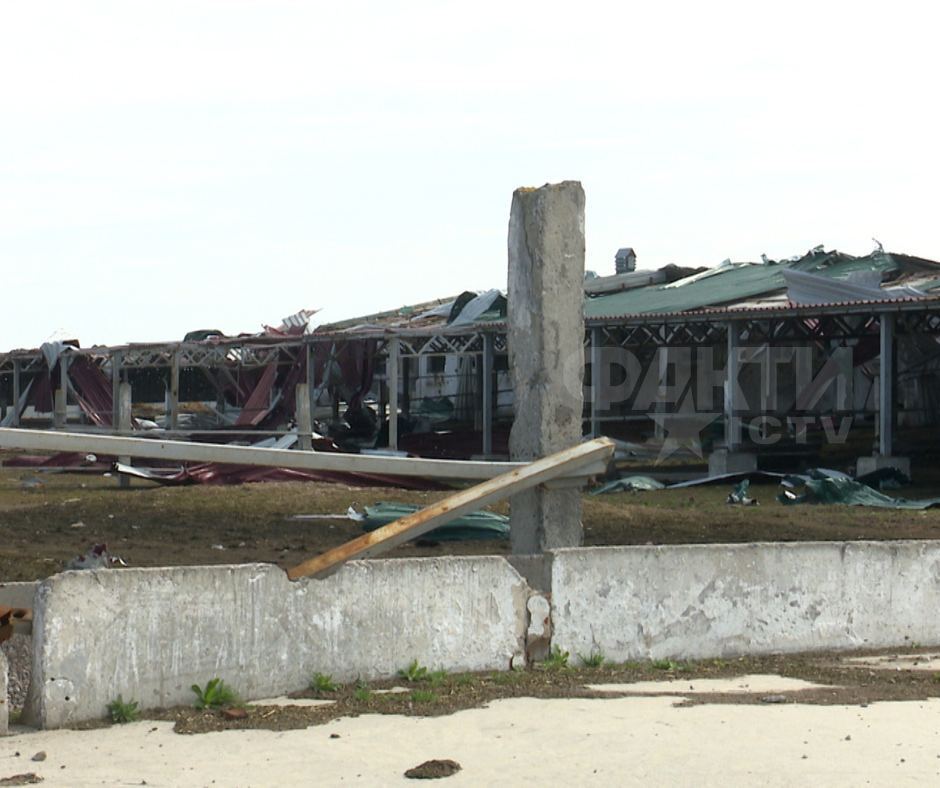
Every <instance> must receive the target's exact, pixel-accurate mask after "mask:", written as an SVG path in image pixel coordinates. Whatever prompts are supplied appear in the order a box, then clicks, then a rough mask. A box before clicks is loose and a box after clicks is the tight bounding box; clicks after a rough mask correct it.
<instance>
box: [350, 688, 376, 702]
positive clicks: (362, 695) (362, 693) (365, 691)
mask: <svg viewBox="0 0 940 788" xmlns="http://www.w3.org/2000/svg"><path fill="white" fill-rule="evenodd" d="M353 697H354V698H355V699H356V700H358V701H360V702H362V703H365V702H366V701H367V700H369V698H371V697H372V693H371V692H370V691H369V688H368V687H356V689H355V690H353Z"/></svg>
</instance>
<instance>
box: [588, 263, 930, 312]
mask: <svg viewBox="0 0 940 788" xmlns="http://www.w3.org/2000/svg"><path fill="white" fill-rule="evenodd" d="M904 260H905V262H906V261H908V260H911V261H914V260H916V261H917V262H926V261H920V260H918V258H904ZM900 267H901V266H900V263H899V261H898V259H896V258H895V256H893V255H890V254H888V253H886V252H874V253H872V254H870V255H867V256H866V257H853V256H852V255H847V254H842V253H840V252H836V251H831V252H823V251H813V252H809V253H808V254H806V255H804V256H803V257H801V258H800V259H798V260H785V261H781V262H774V261H768V262H767V263H753V264H747V265H732V266H728V268H727V270H724V271H720V272H719V273H715V274H711V275H710V276H706V277H704V278H701V279H698V280H696V281H692V282H689V283H688V284H684V285H681V286H679V287H675V286H668V285H649V286H647V287H639V288H636V289H635V290H624V291H621V292H619V293H610V294H609V295H601V296H595V297H594V298H587V299H585V302H584V316H585V317H586V318H597V317H620V316H622V315H640V314H649V313H655V312H688V311H690V310H694V309H705V308H707V307H715V306H721V305H723V304H728V303H732V302H736V301H744V300H746V299H749V298H756V297H758V296H762V295H768V294H770V293H773V292H776V291H780V290H784V289H785V288H786V283H785V282H784V279H783V271H784V270H786V269H788V268H791V269H795V270H798V271H805V272H807V273H813V274H820V275H822V276H829V277H832V278H833V279H842V278H845V277H847V276H848V275H849V274H851V273H853V272H855V271H873V270H874V271H881V272H882V273H886V272H891V271H896V270H897V269H898V268H900ZM680 281H681V280H680Z"/></svg>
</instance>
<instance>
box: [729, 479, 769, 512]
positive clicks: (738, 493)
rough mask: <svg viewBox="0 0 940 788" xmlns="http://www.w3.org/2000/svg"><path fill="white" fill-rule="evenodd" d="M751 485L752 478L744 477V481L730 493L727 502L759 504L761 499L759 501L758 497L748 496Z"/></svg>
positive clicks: (745, 504) (743, 504) (744, 504)
mask: <svg viewBox="0 0 940 788" xmlns="http://www.w3.org/2000/svg"><path fill="white" fill-rule="evenodd" d="M750 486H751V481H750V479H744V480H743V481H741V482H739V483H738V485H737V486H736V487H735V488H734V489H733V490H732V491H731V492H730V493H728V497H727V499H726V500H725V503H730V504H737V505H740V506H757V505H759V503H760V501H758V500H757V499H756V498H749V497H748V494H747V491H748V488H749V487H750Z"/></svg>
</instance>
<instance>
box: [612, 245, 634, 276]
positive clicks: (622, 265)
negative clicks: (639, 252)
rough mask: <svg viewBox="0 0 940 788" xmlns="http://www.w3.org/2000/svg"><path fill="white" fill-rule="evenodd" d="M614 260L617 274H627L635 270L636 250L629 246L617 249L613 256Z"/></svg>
mask: <svg viewBox="0 0 940 788" xmlns="http://www.w3.org/2000/svg"><path fill="white" fill-rule="evenodd" d="M614 262H615V263H616V266H617V268H616V271H617V273H618V274H629V273H630V272H631V271H635V270H636V252H634V251H633V248H632V247H630V246H625V247H624V248H623V249H618V250H617V254H616V255H615V256H614Z"/></svg>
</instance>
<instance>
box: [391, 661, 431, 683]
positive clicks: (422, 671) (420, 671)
mask: <svg viewBox="0 0 940 788" xmlns="http://www.w3.org/2000/svg"><path fill="white" fill-rule="evenodd" d="M398 675H399V676H400V677H401V678H403V679H404V680H405V681H407V682H409V683H411V684H417V683H418V682H419V681H427V680H428V676H429V674H428V669H427V668H426V667H424V666H423V665H419V664H418V660H416V659H413V660H411V664H410V665H409V666H408V667H407V668H402V669H401V670H399V671H398Z"/></svg>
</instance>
